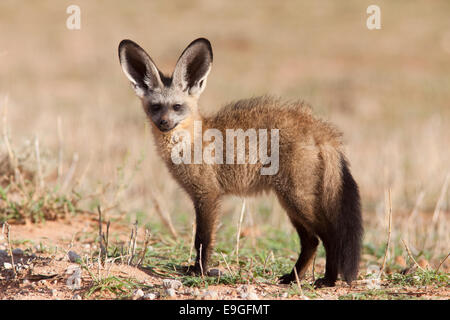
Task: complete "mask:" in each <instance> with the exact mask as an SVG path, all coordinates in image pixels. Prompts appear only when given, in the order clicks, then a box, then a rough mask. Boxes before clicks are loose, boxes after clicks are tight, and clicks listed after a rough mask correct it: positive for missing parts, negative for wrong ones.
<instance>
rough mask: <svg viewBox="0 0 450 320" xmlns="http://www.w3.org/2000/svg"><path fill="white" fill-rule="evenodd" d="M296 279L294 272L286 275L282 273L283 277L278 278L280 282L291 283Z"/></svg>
mask: <svg viewBox="0 0 450 320" xmlns="http://www.w3.org/2000/svg"><path fill="white" fill-rule="evenodd" d="M294 281H295V275H293V274H292V273H286V274H285V275H282V276H281V277H279V278H278V283H279V284H289V283H291V282H294Z"/></svg>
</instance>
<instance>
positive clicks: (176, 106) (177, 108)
mask: <svg viewBox="0 0 450 320" xmlns="http://www.w3.org/2000/svg"><path fill="white" fill-rule="evenodd" d="M173 110H175V111H180V110H181V104H178V103H177V104H176V105H174V106H173Z"/></svg>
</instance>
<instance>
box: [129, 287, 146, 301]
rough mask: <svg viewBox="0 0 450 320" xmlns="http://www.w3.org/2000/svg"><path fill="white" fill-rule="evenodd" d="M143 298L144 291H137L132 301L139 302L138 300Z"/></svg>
mask: <svg viewBox="0 0 450 320" xmlns="http://www.w3.org/2000/svg"><path fill="white" fill-rule="evenodd" d="M143 296H144V291H142V290H141V289H137V290H135V291H134V292H133V296H132V299H133V300H138V299H140V298H142V297H143Z"/></svg>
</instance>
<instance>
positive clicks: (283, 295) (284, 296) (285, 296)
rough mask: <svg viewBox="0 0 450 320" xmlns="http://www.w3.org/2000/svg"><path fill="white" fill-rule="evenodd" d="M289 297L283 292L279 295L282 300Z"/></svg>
mask: <svg viewBox="0 0 450 320" xmlns="http://www.w3.org/2000/svg"><path fill="white" fill-rule="evenodd" d="M288 296H289V294H288V293H287V292H283V293H282V294H281V297H282V298H287V297H288Z"/></svg>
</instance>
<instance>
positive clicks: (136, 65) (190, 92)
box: [119, 38, 213, 132]
mask: <svg viewBox="0 0 450 320" xmlns="http://www.w3.org/2000/svg"><path fill="white" fill-rule="evenodd" d="M119 59H120V64H121V66H122V69H123V72H124V73H125V75H126V76H127V77H128V79H129V80H130V81H131V84H132V86H133V88H134V90H135V91H136V94H137V96H138V97H139V98H140V99H141V101H142V106H143V107H144V110H145V112H146V113H147V116H148V117H149V118H150V119H151V121H152V122H153V123H154V124H155V126H156V127H157V128H158V129H159V130H160V131H162V132H168V131H170V130H172V129H174V128H175V127H176V126H177V125H178V124H180V123H181V122H183V120H186V119H188V118H189V117H191V116H192V113H193V112H197V101H198V98H199V97H200V94H201V93H202V92H203V90H204V89H205V87H206V80H207V79H206V78H207V77H208V73H209V71H210V70H211V64H212V60H213V54H212V48H211V44H210V42H209V41H208V40H207V39H204V38H200V39H197V40H194V41H193V42H192V43H191V44H190V45H188V46H187V48H186V49H185V50H184V51H183V53H182V54H181V56H180V58H179V59H178V62H177V64H176V66H175V70H174V71H173V73H172V76H171V77H167V76H165V75H164V74H162V73H161V71H159V69H158V68H157V67H156V65H155V63H154V62H153V60H152V59H151V58H150V56H149V55H148V54H147V53H146V52H145V51H144V49H142V48H141V47H140V46H139V45H137V44H136V43H134V42H133V41H131V40H122V42H120V45H119Z"/></svg>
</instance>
